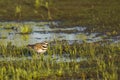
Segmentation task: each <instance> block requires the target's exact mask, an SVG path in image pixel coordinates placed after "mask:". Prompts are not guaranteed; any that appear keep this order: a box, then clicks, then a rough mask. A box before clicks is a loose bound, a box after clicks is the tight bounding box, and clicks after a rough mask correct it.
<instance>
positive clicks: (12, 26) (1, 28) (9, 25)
mask: <svg viewBox="0 0 120 80" xmlns="http://www.w3.org/2000/svg"><path fill="white" fill-rule="evenodd" d="M58 23H59V22H21V23H18V22H0V42H1V43H2V44H7V43H8V42H12V44H13V45H16V46H23V45H27V44H34V43H38V42H43V41H48V42H50V41H53V40H56V39H58V40H67V41H68V42H69V43H70V44H71V43H73V42H74V41H77V42H79V43H82V42H83V41H84V42H87V43H91V42H97V41H102V40H103V39H104V38H105V37H107V36H106V35H105V34H101V33H90V34H89V33H87V32H84V31H85V30H86V27H82V26H73V27H65V28H64V27H60V26H59V24H58ZM51 24H52V25H51ZM22 25H27V28H28V29H29V28H30V29H32V32H31V33H28V34H21V33H20V31H21V29H22V27H23V26H22ZM51 26H56V27H51ZM58 26H59V27H58ZM109 40H110V39H109ZM112 40H113V39H112ZM115 42H119V41H117V40H116V41H115Z"/></svg>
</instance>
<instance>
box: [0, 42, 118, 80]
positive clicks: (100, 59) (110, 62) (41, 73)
mask: <svg viewBox="0 0 120 80" xmlns="http://www.w3.org/2000/svg"><path fill="white" fill-rule="evenodd" d="M54 44H55V46H53V44H52V43H51V44H50V45H49V48H48V50H47V52H46V53H47V54H46V55H49V57H48V58H47V59H44V56H45V55H39V57H38V56H37V55H36V53H35V52H33V51H30V50H29V49H27V48H26V47H16V46H12V45H11V43H9V44H8V45H7V46H3V45H0V54H1V55H2V56H3V57H4V58H7V57H11V58H13V57H18V59H19V58H22V57H27V56H28V55H29V54H30V55H31V57H32V59H25V60H8V61H5V60H3V61H0V79H1V80H2V79H3V80H9V79H12V80H16V79H17V80H21V79H23V80H31V79H34V80H40V79H42V80H43V79H44V80H46V79H56V80H58V79H59V80H63V79H83V80H84V79H97V80H99V79H104V80H108V79H109V80H118V79H119V76H118V75H119V74H120V69H119V67H120V63H119V61H120V59H119V57H120V53H119V52H120V46H113V45H104V46H103V45H101V44H99V43H90V44H88V43H84V44H76V43H74V44H72V45H69V44H68V43H67V42H58V41H56V42H54ZM29 51H30V52H29ZM52 54H57V55H60V56H62V55H63V54H70V56H69V57H70V58H76V57H83V58H87V60H83V61H81V62H75V61H72V62H56V60H53V59H52V58H51V55H52Z"/></svg>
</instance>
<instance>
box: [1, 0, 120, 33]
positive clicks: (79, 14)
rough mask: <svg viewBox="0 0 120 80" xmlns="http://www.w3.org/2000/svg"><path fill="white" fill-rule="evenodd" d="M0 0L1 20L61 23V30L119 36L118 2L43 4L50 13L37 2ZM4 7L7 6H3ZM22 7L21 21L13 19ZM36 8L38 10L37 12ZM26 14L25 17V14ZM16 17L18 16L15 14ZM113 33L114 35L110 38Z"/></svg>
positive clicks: (69, 0) (52, 1)
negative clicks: (69, 28)
mask: <svg viewBox="0 0 120 80" xmlns="http://www.w3.org/2000/svg"><path fill="white" fill-rule="evenodd" d="M36 1H37V2H35V1H34V0H24V1H16V0H1V1H0V20H2V21H4V20H18V19H19V20H49V19H50V20H60V21H62V22H63V24H62V26H64V27H66V26H75V25H80V26H86V27H88V29H87V30H88V31H89V32H104V33H111V35H118V34H119V31H120V14H119V13H120V6H119V3H120V1H117V0H109V1H104V0H100V1H98V0H76V1H73V0H59V1H57V0H46V2H48V3H49V7H48V8H49V10H48V8H46V3H45V1H42V0H39V1H40V2H41V1H42V2H43V3H42V4H43V5H44V6H43V5H40V4H41V3H40V2H39V1H38V0H36ZM6 5H7V6H6ZM18 5H19V6H21V8H20V9H21V13H20V15H21V16H20V18H19V16H15V13H16V6H18ZM36 6H39V7H37V9H36ZM26 13H27V14H26ZM18 15H19V14H18ZM113 31H115V32H116V34H112V32H113Z"/></svg>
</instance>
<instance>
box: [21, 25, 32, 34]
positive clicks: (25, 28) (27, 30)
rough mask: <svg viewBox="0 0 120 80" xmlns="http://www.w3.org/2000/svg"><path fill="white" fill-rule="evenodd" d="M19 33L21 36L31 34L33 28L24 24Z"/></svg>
mask: <svg viewBox="0 0 120 80" xmlns="http://www.w3.org/2000/svg"><path fill="white" fill-rule="evenodd" d="M19 32H20V34H30V33H31V32H32V28H31V27H30V25H27V24H22V26H21V27H20V31H19Z"/></svg>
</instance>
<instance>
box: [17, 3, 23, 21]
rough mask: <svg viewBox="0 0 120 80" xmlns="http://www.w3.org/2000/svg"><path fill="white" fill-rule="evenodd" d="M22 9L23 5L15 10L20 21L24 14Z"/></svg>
mask: <svg viewBox="0 0 120 80" xmlns="http://www.w3.org/2000/svg"><path fill="white" fill-rule="evenodd" d="M21 12H22V7H21V5H17V6H16V8H15V16H16V17H17V18H18V20H19V19H20V18H21V16H22V14H21Z"/></svg>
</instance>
